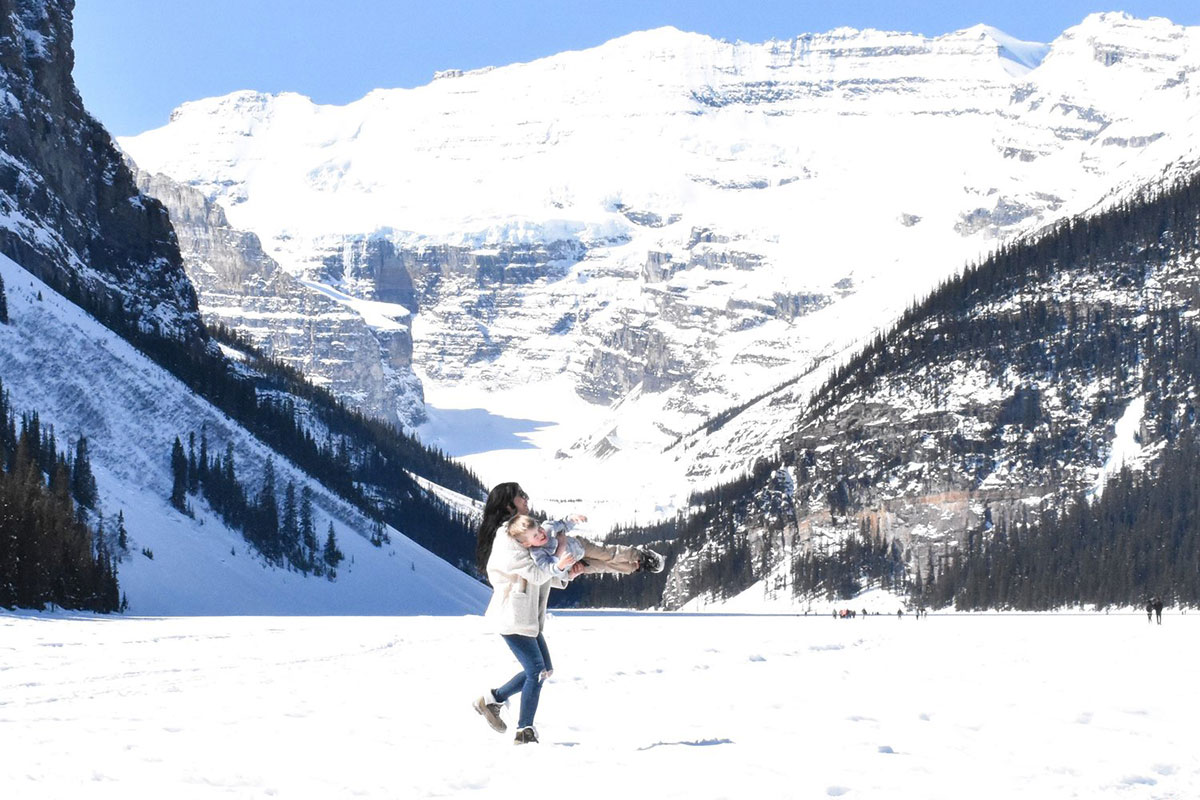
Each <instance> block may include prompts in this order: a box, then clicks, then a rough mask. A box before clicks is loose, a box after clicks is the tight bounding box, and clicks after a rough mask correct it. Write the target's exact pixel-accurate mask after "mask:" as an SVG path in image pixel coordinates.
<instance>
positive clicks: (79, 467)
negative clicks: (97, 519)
mask: <svg viewBox="0 0 1200 800" xmlns="http://www.w3.org/2000/svg"><path fill="white" fill-rule="evenodd" d="M71 494H72V495H74V497H75V502H76V503H79V505H81V506H85V507H87V508H95V507H96V500H97V497H96V477H95V476H94V475H93V474H92V461H91V458H90V457H89V456H88V446H87V437H86V436H80V437H79V441H78V442H77V443H76V444H75V460H74V462H73V463H72V469H71Z"/></svg>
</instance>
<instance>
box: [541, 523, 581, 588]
mask: <svg viewBox="0 0 1200 800" xmlns="http://www.w3.org/2000/svg"><path fill="white" fill-rule="evenodd" d="M574 527H575V523H574V522H569V521H567V520H565V519H548V520H546V521H545V522H543V523H542V525H541V528H542V530H544V531H545V532H546V543H545V544H544V545H542V546H541V547H531V548H529V555H531V556H533V563H535V564H537V565H538V566H539V567H541V568H542V569H549V570H553V571H554V572H555V573H557V574H559V575H560V576H561V575H565V574H566V573H567V572H569V570H566V569H562V570H560V569H559V568H558V556H556V555H555V554H554V552H555V551H556V550H557V549H558V537H559V536H563V537H566V540H567V552H568V553H570V554H571V555H573V556H575V560H576V561H578V560H580V559H581V558H583V545H582V544H580V543H579V540H578V539H576V538H575V537H574V536H567V531H569V530H572V529H573V528H574Z"/></svg>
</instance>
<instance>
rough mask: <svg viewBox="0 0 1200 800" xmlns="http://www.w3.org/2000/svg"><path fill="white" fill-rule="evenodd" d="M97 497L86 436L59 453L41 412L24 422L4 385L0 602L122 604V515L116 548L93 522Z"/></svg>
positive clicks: (98, 607)
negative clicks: (119, 565) (119, 560)
mask: <svg viewBox="0 0 1200 800" xmlns="http://www.w3.org/2000/svg"><path fill="white" fill-rule="evenodd" d="M96 502H97V497H96V481H95V478H94V477H93V476H92V471H91V462H90V460H89V458H88V451H87V439H86V438H84V437H80V439H79V441H78V442H77V443H76V446H75V448H74V452H73V453H72V452H59V450H58V443H57V439H56V437H55V435H54V430H53V428H45V427H43V426H42V424H41V421H40V419H39V417H38V414H37V412H31V413H22V414H21V417H20V421H19V424H18V420H17V416H16V411H15V409H13V408H12V403H11V399H10V398H9V395H8V392H7V391H6V390H5V389H4V387H3V384H0V606H3V607H5V608H34V609H45V608H47V607H50V608H53V607H56V606H57V607H60V608H66V609H73V610H86V611H99V612H112V611H118V610H120V609H121V606H122V600H121V596H120V588H119V586H118V583H117V570H116V560H117V558H118V557H119V556H120V553H117V554H114V553H113V552H112V549H111V548H112V547H116V548H120V547H121V546H122V545H123V543H124V539H125V531H124V525H123V520H121V521H119V522H118V528H117V530H116V531H115V532H114V533H115V536H116V541H115V542H114V543H113V544H111V545H110V543H109V541H108V537H107V536H106V535H105V534H104V530H103V527H102V526H99V527H97V528H96V529H92V528H91V527H90V525H89V518H90V517H91V516H92V513H91V512H93V511H94V509H95V506H96Z"/></svg>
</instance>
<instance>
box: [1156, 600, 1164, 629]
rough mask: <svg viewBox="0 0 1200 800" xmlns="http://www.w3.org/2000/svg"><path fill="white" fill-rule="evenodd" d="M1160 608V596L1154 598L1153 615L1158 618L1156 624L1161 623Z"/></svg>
mask: <svg viewBox="0 0 1200 800" xmlns="http://www.w3.org/2000/svg"><path fill="white" fill-rule="evenodd" d="M1162 609H1163V601H1162V598H1161V597H1156V598H1154V617H1155V619H1157V620H1158V624H1159V625H1162Z"/></svg>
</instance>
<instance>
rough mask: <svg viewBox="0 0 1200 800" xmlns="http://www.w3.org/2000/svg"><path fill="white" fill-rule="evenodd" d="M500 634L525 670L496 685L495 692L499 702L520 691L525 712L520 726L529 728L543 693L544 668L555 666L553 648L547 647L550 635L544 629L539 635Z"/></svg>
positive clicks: (522, 669)
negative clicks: (551, 658) (545, 633)
mask: <svg viewBox="0 0 1200 800" xmlns="http://www.w3.org/2000/svg"><path fill="white" fill-rule="evenodd" d="M500 638H501V639H503V640H504V643H505V644H507V645H508V647H509V649H510V650H512V651H513V655H514V656H516V657H517V661H519V662H521V672H518V673H517V674H516V675H514V676H512V679H511V680H510V681H509V682H508V683H506V684H504V685H503V686H501V687H500V688H499V689H493V690H492V694H493V695H494V696H495V698H496V700H497V701H498V702H501V703H503V702H504V701H505V700H507V699H508V698H510V697H512V696H513V695H514V694H516V693H517V692H520V693H521V715H520V718H519V720H518V721H517V727H519V728H528V727H529V726H530V725H532V724H533V715H534V714H536V713H537V707H538V698H539V697H540V696H541V694H542V672H544V671H545V670H548V669H554V667H553V665H552V664H551V663H550V649H549V648H548V647H546V638H545V637H544V636H542V634H540V633H539V634H538V635H537V636H521V635H519V634H515V633H502V634H500Z"/></svg>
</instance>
